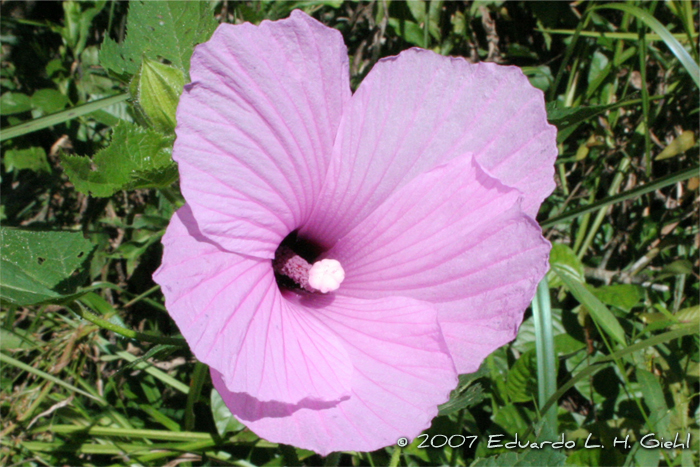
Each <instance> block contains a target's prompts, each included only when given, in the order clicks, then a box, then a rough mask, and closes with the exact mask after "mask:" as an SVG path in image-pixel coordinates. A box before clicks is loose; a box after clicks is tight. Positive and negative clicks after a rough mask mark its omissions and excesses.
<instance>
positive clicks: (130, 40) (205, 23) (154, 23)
mask: <svg viewBox="0 0 700 467" xmlns="http://www.w3.org/2000/svg"><path fill="white" fill-rule="evenodd" d="M216 26H217V23H216V20H215V19H214V14H213V12H212V10H211V8H210V6H209V2H177V1H169V2H166V1H162V2H154V1H143V0H136V1H131V2H129V16H128V21H127V28H126V29H127V36H126V39H124V41H123V42H122V43H121V44H117V43H116V42H115V41H113V40H112V39H110V38H109V37H105V40H104V43H103V44H102V49H101V50H100V63H101V64H102V66H103V67H104V68H106V69H107V70H110V71H112V72H113V73H115V74H116V75H117V76H120V77H124V76H132V75H134V74H136V72H137V71H138V69H139V65H140V64H141V58H142V57H144V56H145V57H147V58H150V59H152V60H158V59H165V60H168V61H169V62H170V63H171V64H172V65H173V66H174V67H176V68H179V69H180V70H182V71H184V72H185V73H186V72H187V71H188V70H189V68H190V56H191V55H192V51H193V49H194V46H195V45H197V44H199V43H202V42H205V41H206V40H208V39H209V37H211V35H212V33H213V32H214V29H216Z"/></svg>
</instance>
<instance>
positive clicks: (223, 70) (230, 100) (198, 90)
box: [173, 10, 350, 258]
mask: <svg viewBox="0 0 700 467" xmlns="http://www.w3.org/2000/svg"><path fill="white" fill-rule="evenodd" d="M190 75H191V77H192V83H191V84H189V85H187V86H185V91H184V92H183V94H182V97H181V99H180V105H179V107H178V111H177V121H178V126H177V129H176V133H177V140H176V142H175V148H174V151H173V158H174V159H175V160H176V161H177V162H178V164H179V169H180V180H181V188H182V192H183V194H184V196H185V199H186V200H187V202H188V204H189V205H190V206H191V208H192V212H193V213H194V217H195V218H196V219H197V221H198V223H199V225H200V226H201V229H202V233H203V234H204V235H206V236H207V237H209V238H211V239H212V240H214V241H215V242H217V243H218V244H219V245H221V246H222V247H223V248H225V249H227V250H229V251H233V252H236V253H241V254H246V255H250V256H258V257H262V258H272V257H273V256H274V252H275V249H276V248H277V246H278V245H279V243H280V241H281V240H282V239H283V238H284V237H285V236H286V235H287V234H289V233H290V232H291V231H292V230H294V229H296V228H297V227H298V226H299V225H300V224H301V223H302V222H303V221H304V220H305V219H306V218H307V217H308V215H309V214H310V212H311V209H312V207H313V204H314V202H315V200H316V198H317V196H318V193H319V192H320V189H321V185H322V183H323V180H324V177H325V174H326V171H327V168H328V164H329V159H330V154H331V150H332V147H333V141H334V139H335V135H336V132H337V128H338V124H339V121H340V116H341V115H342V113H343V109H344V107H345V104H346V102H347V101H348V99H349V98H350V84H349V72H348V57H347V50H346V48H345V44H344V43H343V38H342V36H341V35H340V33H339V32H338V31H336V30H334V29H331V28H328V27H326V26H323V25H322V24H321V23H319V22H318V21H316V20H314V19H313V18H311V17H309V16H308V15H306V14H305V13H302V12H301V11H298V10H296V11H294V12H292V15H291V17H290V18H288V19H285V20H282V21H276V22H269V21H263V22H262V23H261V24H260V26H253V25H252V24H249V23H245V24H241V25H235V26H233V25H229V24H222V25H221V26H219V28H218V29H217V30H216V32H215V33H214V35H213V37H212V38H211V40H209V41H208V42H206V43H204V44H201V45H199V46H197V47H196V49H195V52H194V54H193V55H192V65H191V68H190Z"/></svg>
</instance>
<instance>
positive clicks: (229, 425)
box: [211, 389, 245, 436]
mask: <svg viewBox="0 0 700 467" xmlns="http://www.w3.org/2000/svg"><path fill="white" fill-rule="evenodd" d="M211 414H212V416H213V417H214V424H215V425H216V431H217V432H218V433H219V436H224V435H226V433H233V432H236V431H241V430H242V429H243V428H245V426H244V425H243V424H242V423H241V422H239V421H238V420H237V419H236V417H234V416H233V414H232V413H231V411H230V410H229V409H228V407H226V403H225V402H224V400H223V399H222V398H221V395H220V394H219V392H218V391H217V390H216V389H212V390H211Z"/></svg>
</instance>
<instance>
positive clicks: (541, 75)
mask: <svg viewBox="0 0 700 467" xmlns="http://www.w3.org/2000/svg"><path fill="white" fill-rule="evenodd" d="M522 70H523V73H524V74H525V76H527V78H528V79H529V80H530V84H532V85H533V86H534V87H536V88H537V89H540V90H542V91H546V90H547V89H549V87H550V86H551V85H552V83H553V82H554V77H553V76H552V70H551V69H550V68H549V67H548V66H547V65H540V66H537V67H533V66H526V67H523V68H522Z"/></svg>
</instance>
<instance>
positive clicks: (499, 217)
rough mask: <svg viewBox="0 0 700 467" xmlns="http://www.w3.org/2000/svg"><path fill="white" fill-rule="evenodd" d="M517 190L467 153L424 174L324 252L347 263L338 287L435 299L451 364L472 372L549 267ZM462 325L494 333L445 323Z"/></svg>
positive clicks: (507, 335) (515, 320) (517, 317)
mask: <svg viewBox="0 0 700 467" xmlns="http://www.w3.org/2000/svg"><path fill="white" fill-rule="evenodd" d="M520 196H521V195H520V192H519V191H518V190H515V189H514V188H510V187H507V186H505V185H503V184H502V183H501V182H500V181H498V180H496V179H494V178H492V177H491V176H489V175H488V174H487V173H486V172H485V171H484V170H483V169H481V167H480V166H479V164H478V163H477V162H476V161H475V160H474V159H472V158H470V157H461V158H457V159H454V160H452V161H451V162H450V163H448V164H446V165H443V166H440V167H438V168H435V169H433V170H432V171H429V172H426V173H425V174H423V175H420V176H419V177H417V178H415V179H413V180H412V181H411V182H410V183H409V184H408V185H406V186H404V187H403V188H401V189H399V190H397V191H396V192H395V193H394V194H393V195H392V196H391V197H390V198H389V199H388V200H387V201H386V202H385V203H384V204H382V205H381V206H380V207H379V208H377V209H376V210H375V211H374V212H373V213H372V214H371V215H370V216H369V217H367V218H366V219H365V220H364V221H363V222H362V223H361V224H360V225H358V226H357V227H356V228H355V229H353V230H352V231H351V232H350V233H348V235H346V236H345V237H343V238H342V239H340V240H339V241H338V243H337V244H336V245H335V247H334V248H333V249H332V250H330V251H329V252H328V253H327V256H328V257H329V258H333V259H336V260H338V261H340V263H341V264H342V265H343V268H344V269H345V281H344V282H343V284H342V285H341V287H340V289H339V290H338V291H337V292H336V293H337V294H346V295H352V296H355V297H363V298H378V297H387V296H393V295H401V296H406V297H412V298H416V299H419V300H427V301H429V302H431V303H434V304H435V305H436V306H437V308H438V310H439V313H438V318H439V321H440V323H441V325H443V324H444V326H443V328H444V329H445V340H446V342H447V345H448V347H449V349H450V351H451V354H452V356H453V358H454V360H455V365H456V366H457V369H458V370H459V371H460V372H467V371H471V370H473V369H474V365H475V364H476V366H478V364H479V363H480V362H481V360H482V359H483V358H484V357H485V356H486V355H487V354H488V353H489V352H490V351H492V350H494V349H496V348H497V347H499V346H500V345H502V344H504V343H505V342H507V341H509V340H512V339H513V338H514V337H515V332H516V331H517V326H518V324H519V323H520V322H521V321H522V315H523V312H524V311H525V309H526V308H527V306H528V303H529V302H530V300H531V299H532V297H533V296H534V293H535V288H536V286H537V283H538V282H539V281H540V279H541V278H542V277H543V276H544V274H545V272H546V271H547V267H548V265H547V259H548V254H549V249H550V245H549V242H547V241H546V240H545V239H544V238H542V235H541V230H540V227H539V226H538V225H537V224H536V223H535V222H534V221H533V220H532V219H531V218H530V217H529V216H527V215H526V214H524V213H523V212H522V211H521V209H520ZM477 321H478V323H477ZM459 323H463V324H465V325H466V326H465V327H464V328H460V329H467V328H468V327H469V325H471V323H475V324H478V325H479V326H482V327H483V328H485V329H486V328H489V329H492V330H493V331H494V332H492V333H491V334H490V335H493V336H494V337H493V340H485V341H478V342H477V341H476V340H474V337H473V336H474V334H473V333H469V332H466V333H465V334H464V335H463V336H462V337H460V334H459V332H456V331H455V329H456V328H451V327H450V326H452V325H453V324H459ZM477 337H479V336H478V335H477ZM470 339H472V341H474V343H475V347H477V348H474V349H473V348H471V347H470V346H468V345H464V342H465V341H469V340H470ZM480 346H481V347H480ZM475 362H476V363H475Z"/></svg>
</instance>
